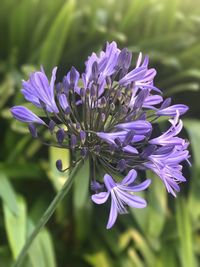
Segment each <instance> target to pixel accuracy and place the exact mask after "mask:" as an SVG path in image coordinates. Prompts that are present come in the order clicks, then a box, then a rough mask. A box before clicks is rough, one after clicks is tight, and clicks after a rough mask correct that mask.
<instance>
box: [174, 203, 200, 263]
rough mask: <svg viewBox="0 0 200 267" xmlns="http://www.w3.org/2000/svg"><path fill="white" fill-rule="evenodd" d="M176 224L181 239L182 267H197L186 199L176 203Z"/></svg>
mask: <svg viewBox="0 0 200 267" xmlns="http://www.w3.org/2000/svg"><path fill="white" fill-rule="evenodd" d="M176 222H177V231H178V237H179V246H178V247H177V248H178V251H179V258H180V261H181V266H182V267H188V266H193V267H195V266H196V264H195V258H194V248H193V238H192V228H191V220H190V217H189V210H188V205H187V202H186V201H185V199H184V198H179V199H178V200H177V201H176Z"/></svg>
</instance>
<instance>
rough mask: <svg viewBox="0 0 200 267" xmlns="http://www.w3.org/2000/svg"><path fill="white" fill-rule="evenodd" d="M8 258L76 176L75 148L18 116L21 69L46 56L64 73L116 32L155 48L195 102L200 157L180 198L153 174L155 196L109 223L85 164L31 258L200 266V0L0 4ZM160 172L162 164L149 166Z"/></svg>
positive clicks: (190, 125) (34, 262)
mask: <svg viewBox="0 0 200 267" xmlns="http://www.w3.org/2000/svg"><path fill="white" fill-rule="evenodd" d="M0 37H1V42H0V121H1V130H0V137H1V149H0V152H1V153H0V198H1V207H0V215H1V216H0V266H1V267H9V266H11V264H12V262H13V261H14V259H16V257H17V255H18V253H19V251H20V249H21V247H22V246H23V244H24V242H25V240H26V237H27V236H28V235H29V234H30V232H31V230H32V229H33V227H34V225H35V223H36V222H37V221H38V219H39V218H40V216H41V214H42V213H43V211H44V210H45V209H46V207H47V206H48V204H49V203H50V201H51V200H52V198H53V196H54V194H55V192H56V191H58V190H59V189H60V187H61V185H62V184H63V182H64V180H65V179H66V178H67V177H66V176H64V175H63V174H60V173H59V172H57V171H56V169H55V165H54V162H55V159H57V158H62V159H63V160H64V162H65V165H66V166H67V165H68V164H69V160H70V158H69V152H68V151H64V150H62V151H60V150H58V149H51V150H48V148H44V147H42V146H41V144H40V143H39V142H38V141H37V140H32V138H31V137H30V136H29V135H27V134H26V133H27V129H26V128H25V126H24V125H23V124H21V123H19V122H16V121H14V120H12V119H11V116H10V113H9V107H10V106H12V105H14V104H22V103H24V99H23V97H22V95H21V94H20V83H21V79H22V78H23V79H26V78H27V76H28V74H29V73H30V72H31V71H33V70H34V69H36V68H38V67H39V66H40V65H41V64H42V65H44V67H45V69H46V70H47V72H48V73H50V71H51V69H52V67H53V66H54V65H58V66H59V77H61V76H62V75H63V74H65V73H66V72H67V71H68V70H69V68H70V67H71V65H74V66H76V67H77V68H78V69H79V70H80V71H81V70H83V68H84V64H83V62H84V61H85V60H86V59H87V56H88V55H89V54H90V53H91V52H92V51H98V50H99V49H100V48H101V47H102V45H103V44H104V43H105V42H106V41H111V40H115V41H117V42H118V44H119V46H121V47H123V46H128V47H129V48H130V49H131V50H132V51H133V52H134V53H135V54H136V53H138V52H139V51H143V52H144V53H148V54H149V56H150V62H151V65H153V66H155V67H156V68H157V70H158V76H157V78H156V79H157V80H156V85H157V86H158V87H160V88H161V89H163V91H164V95H166V96H172V95H173V97H174V98H175V100H174V101H175V102H180V103H181V102H182V103H184V104H188V105H189V106H190V112H189V114H188V117H187V119H186V120H185V127H186V131H187V133H185V134H187V136H188V137H189V138H190V140H191V153H192V160H191V161H192V164H193V167H192V168H190V169H188V168H187V167H186V168H185V172H186V173H187V176H188V178H189V179H188V183H186V184H185V185H183V186H182V192H181V194H179V196H178V198H177V199H173V198H172V197H170V196H168V195H167V193H166V191H165V189H164V187H163V185H162V183H161V182H160V180H159V179H158V178H157V177H155V178H154V177H153V183H152V187H151V192H147V195H146V197H147V200H148V203H149V206H148V208H147V209H145V210H140V211H138V210H131V213H130V215H129V216H123V217H120V218H119V220H118V223H117V224H116V226H115V227H114V228H113V229H112V230H110V231H108V230H106V229H105V224H106V220H107V216H108V208H109V207H106V209H105V207H103V208H101V207H95V209H94V206H93V204H92V203H91V201H90V199H89V197H88V195H89V194H88V193H89V192H88V177H87V175H84V173H86V172H87V165H86V166H85V169H82V170H80V172H79V173H78V174H77V177H76V183H75V184H74V187H73V190H72V191H71V192H70V194H68V196H67V197H66V198H65V201H63V203H61V204H60V205H59V207H58V208H57V210H56V213H55V214H54V216H53V218H52V219H51V221H50V222H49V223H48V227H45V229H44V230H43V231H42V232H41V233H40V234H39V236H38V237H37V239H36V240H35V242H34V243H33V245H32V247H31V249H30V251H29V253H28V256H27V259H26V263H25V264H24V266H23V267H47V266H48V267H56V266H59V267H67V266H68V267H69V266H75V267H79V266H81V267H84V266H94V267H99V266H100V267H102V266H103V267H112V266H114V267H118V266H119V267H121V266H123V267H124V266H126V267H129V266H130V267H146V266H147V267H168V266H170V267H177V266H178V267H179V266H180V267H198V266H200V264H199V262H200V179H199V176H200V156H199V151H200V121H199V114H200V105H199V99H200V92H199V83H200V60H199V56H200V2H199V1H197V0H161V1H159V0H142V1H141V0H124V1H117V0H95V1H93V0H68V1H65V0H56V1H53V0H42V1H40V0H1V8H0ZM147 175H150V176H151V177H152V174H147Z"/></svg>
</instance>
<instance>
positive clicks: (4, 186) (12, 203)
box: [0, 172, 18, 215]
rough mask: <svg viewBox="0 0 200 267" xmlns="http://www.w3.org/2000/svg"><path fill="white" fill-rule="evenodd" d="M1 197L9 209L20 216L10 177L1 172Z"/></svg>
mask: <svg viewBox="0 0 200 267" xmlns="http://www.w3.org/2000/svg"><path fill="white" fill-rule="evenodd" d="M0 197H1V198H2V201H3V202H4V203H5V204H6V206H7V207H8V209H9V210H10V211H11V212H12V213H13V214H15V215H17V214H18V206H17V198H16V195H15V192H14V189H13V187H12V185H11V183H10V181H9V179H8V177H7V176H6V175H5V174H4V173H2V172H0Z"/></svg>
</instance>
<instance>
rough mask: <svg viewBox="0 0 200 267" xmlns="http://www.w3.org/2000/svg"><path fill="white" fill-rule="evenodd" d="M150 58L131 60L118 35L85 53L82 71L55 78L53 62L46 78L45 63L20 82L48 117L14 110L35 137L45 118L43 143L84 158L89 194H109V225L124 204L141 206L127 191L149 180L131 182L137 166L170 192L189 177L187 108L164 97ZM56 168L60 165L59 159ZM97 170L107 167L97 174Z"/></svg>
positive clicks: (101, 199) (105, 196)
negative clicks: (165, 123)
mask: <svg viewBox="0 0 200 267" xmlns="http://www.w3.org/2000/svg"><path fill="white" fill-rule="evenodd" d="M134 65H135V67H133V68H131V66H134ZM148 65H149V58H148V56H145V57H144V58H143V57H142V53H140V54H139V56H138V58H137V59H136V63H135V64H132V53H131V52H130V51H129V50H128V49H127V48H123V49H122V50H120V49H119V48H118V47H117V44H116V43H115V42H111V43H107V44H106V47H105V49H104V50H103V51H101V52H100V53H99V54H95V53H92V55H91V56H89V57H88V60H87V61H86V63H85V71H84V72H83V73H80V74H79V72H78V71H77V70H76V69H75V68H74V67H72V68H71V70H70V71H69V72H68V73H67V74H66V76H64V78H63V79H62V81H61V82H59V83H57V84H55V80H56V70H57V68H54V69H53V72H52V77H51V80H50V82H49V81H48V78H47V76H46V74H45V73H44V70H43V69H42V70H41V71H37V72H35V73H32V74H31V75H30V78H29V80H28V81H23V89H22V93H23V94H24V96H25V98H26V99H27V100H28V101H29V102H31V103H32V104H34V105H35V106H37V107H38V108H42V109H43V111H44V112H43V114H45V118H44V121H45V122H44V121H43V118H39V117H38V116H37V115H35V114H34V113H33V112H31V111H30V110H28V109H27V108H25V107H20V106H16V107H13V108H12V109H11V113H12V115H13V117H15V118H16V119H17V120H20V121H23V122H25V123H27V124H28V128H29V131H30V133H31V134H32V136H33V137H34V138H38V140H39V141H42V140H44V137H43V136H41V134H42V133H40V131H39V130H40V128H41V127H38V128H37V124H40V125H44V126H45V128H46V129H48V131H49V133H50V134H49V136H50V139H48V140H47V141H45V140H44V144H48V145H51V146H56V147H61V148H64V149H70V151H71V154H72V158H73V159H77V161H79V160H80V159H82V160H83V162H85V161H89V163H90V166H92V167H91V170H90V172H91V173H90V177H91V180H92V181H90V182H91V185H92V186H91V188H92V190H93V191H94V192H95V194H94V195H93V196H92V200H93V201H94V202H96V203H97V204H102V203H104V202H106V201H107V199H108V198H109V196H110V197H111V211H110V216H109V220H108V225H107V228H110V227H112V225H113V224H114V222H115V220H116V218H117V214H118V213H126V212H127V209H126V207H127V206H131V207H137V208H143V207H145V206H146V202H145V201H144V200H143V199H142V198H140V197H138V196H135V195H134V194H132V193H133V192H135V191H141V190H144V189H145V188H147V187H148V186H149V184H150V180H146V181H144V182H143V183H141V184H140V185H132V183H133V182H134V180H135V179H136V171H138V172H139V171H141V170H143V171H145V170H149V169H150V170H152V171H153V172H154V173H155V174H157V175H158V176H159V177H160V179H161V180H162V181H163V183H164V185H165V187H166V189H167V191H168V192H169V193H171V194H173V195H174V196H175V195H176V192H178V191H179V190H180V187H179V184H180V183H181V182H185V181H186V179H185V177H184V175H183V173H182V162H183V161H188V158H189V157H190V156H189V152H188V145H189V143H188V142H187V141H186V140H185V139H183V138H181V137H180V136H178V135H179V133H180V132H181V130H182V128H183V122H182V120H181V119H180V116H181V115H182V114H184V113H185V112H186V111H187V110H188V107H187V106H185V105H182V104H177V105H171V99H170V98H168V99H164V98H163V96H162V94H161V91H160V89H158V88H157V87H155V86H154V77H155V75H156V70H155V69H154V68H149V66H148ZM79 86H81V87H79ZM162 116H170V120H169V122H170V124H171V125H170V127H169V128H168V129H167V130H166V131H164V132H163V133H162V134H160V135H159V136H157V135H156V133H157V132H158V131H157V128H158V123H159V121H158V119H160V117H162ZM155 128H156V129H155ZM188 162H189V161H188ZM73 164H76V163H74V162H73ZM57 168H58V169H59V170H61V171H64V170H63V168H62V164H61V162H60V161H57ZM98 170H102V172H104V173H107V174H106V175H105V176H104V179H102V178H101V179H100V178H99V181H97V180H96V178H97V176H98V177H99V174H98ZM135 170H136V171H135ZM120 174H121V175H124V176H125V178H124V179H123V180H122V181H119V182H115V181H114V177H115V175H116V177H119V176H120ZM111 175H112V177H113V178H112V177H111ZM103 180H104V183H103Z"/></svg>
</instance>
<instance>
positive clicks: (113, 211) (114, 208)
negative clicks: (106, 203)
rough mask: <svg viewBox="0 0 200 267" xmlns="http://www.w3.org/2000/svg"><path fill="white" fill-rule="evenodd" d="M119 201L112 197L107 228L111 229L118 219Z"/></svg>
mask: <svg viewBox="0 0 200 267" xmlns="http://www.w3.org/2000/svg"><path fill="white" fill-rule="evenodd" d="M117 213H118V212H117V203H116V201H115V199H114V198H111V207H110V214H109V218H108V223H107V226H106V228H107V229H110V228H111V227H112V226H113V225H114V223H115V222H116V219H117Z"/></svg>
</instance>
